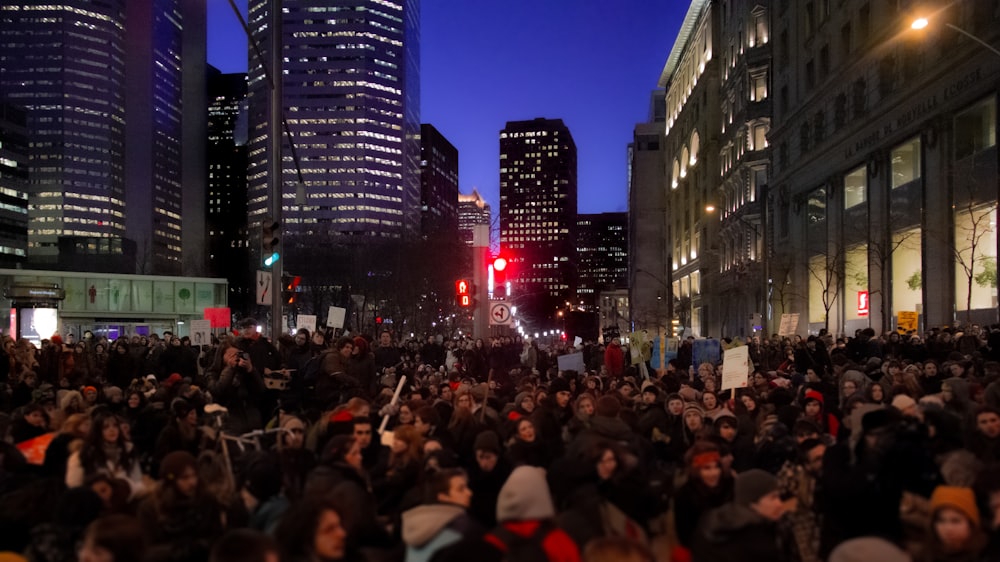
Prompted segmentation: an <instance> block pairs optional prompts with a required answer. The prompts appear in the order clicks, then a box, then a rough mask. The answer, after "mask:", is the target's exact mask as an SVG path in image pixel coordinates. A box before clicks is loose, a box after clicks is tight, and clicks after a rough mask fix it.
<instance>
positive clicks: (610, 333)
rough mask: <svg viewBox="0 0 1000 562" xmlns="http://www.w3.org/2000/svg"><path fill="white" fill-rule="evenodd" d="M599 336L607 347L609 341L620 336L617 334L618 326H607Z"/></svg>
mask: <svg viewBox="0 0 1000 562" xmlns="http://www.w3.org/2000/svg"><path fill="white" fill-rule="evenodd" d="M601 336H602V337H603V338H604V345H608V344H609V343H611V340H613V339H615V338H620V337H621V334H620V333H619V332H618V326H609V327H607V328H604V329H602V330H601Z"/></svg>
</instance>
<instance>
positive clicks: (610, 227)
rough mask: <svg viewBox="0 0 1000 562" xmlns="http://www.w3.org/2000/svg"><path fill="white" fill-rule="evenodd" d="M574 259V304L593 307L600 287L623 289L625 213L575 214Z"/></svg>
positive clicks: (626, 259)
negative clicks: (575, 266) (575, 274)
mask: <svg viewBox="0 0 1000 562" xmlns="http://www.w3.org/2000/svg"><path fill="white" fill-rule="evenodd" d="M576 263H577V274H578V277H577V286H576V295H577V297H576V300H577V302H576V303H574V304H580V305H583V306H586V307H589V308H593V307H594V306H595V305H596V304H597V297H598V294H599V293H601V292H602V291H605V290H612V289H627V288H628V213H596V214H580V215H577V219H576ZM626 296H627V295H626ZM624 310H627V308H626V309H624Z"/></svg>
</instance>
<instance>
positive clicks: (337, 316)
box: [326, 306, 347, 330]
mask: <svg viewBox="0 0 1000 562" xmlns="http://www.w3.org/2000/svg"><path fill="white" fill-rule="evenodd" d="M346 316H347V309H346V308H340V307H339V306H331V307H330V311H329V312H327V313H326V327H327V328H333V329H334V330H339V329H341V328H343V327H344V318H345V317H346Z"/></svg>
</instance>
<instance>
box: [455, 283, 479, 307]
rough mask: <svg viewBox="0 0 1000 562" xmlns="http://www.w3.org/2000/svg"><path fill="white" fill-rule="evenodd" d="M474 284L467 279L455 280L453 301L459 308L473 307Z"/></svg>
mask: <svg viewBox="0 0 1000 562" xmlns="http://www.w3.org/2000/svg"><path fill="white" fill-rule="evenodd" d="M475 294H476V285H475V284H474V283H472V282H471V281H469V280H468V279H459V280H458V281H455V302H456V303H457V304H458V306H459V307H461V308H475V306H476V299H475Z"/></svg>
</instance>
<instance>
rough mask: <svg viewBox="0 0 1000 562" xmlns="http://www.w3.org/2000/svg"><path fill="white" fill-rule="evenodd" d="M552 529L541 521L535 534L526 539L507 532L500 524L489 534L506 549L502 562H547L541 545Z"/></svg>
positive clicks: (547, 556) (547, 523) (546, 556)
mask: <svg viewBox="0 0 1000 562" xmlns="http://www.w3.org/2000/svg"><path fill="white" fill-rule="evenodd" d="M553 528H554V527H553V526H552V524H551V523H550V522H547V521H543V522H542V523H541V524H539V525H538V528H537V529H535V532H534V533H532V534H531V535H529V536H527V537H522V536H521V535H518V534H516V533H512V532H510V531H508V530H507V529H506V528H505V527H504V526H503V525H502V524H501V525H497V527H496V528H495V529H493V530H492V531H490V534H491V535H493V536H494V537H496V538H497V539H499V540H500V542H502V543H503V544H504V545H505V546H506V547H507V552H505V553H504V555H503V557H502V560H503V561H504V562H549V555H548V554H547V553H546V552H545V547H544V546H543V543H544V542H545V537H547V536H548V535H549V532H550V531H552V529H553Z"/></svg>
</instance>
